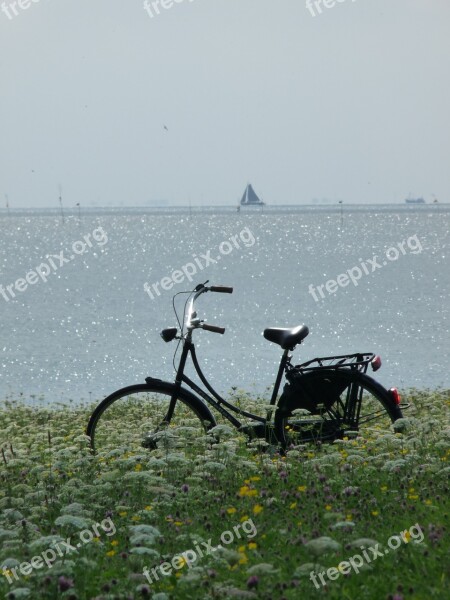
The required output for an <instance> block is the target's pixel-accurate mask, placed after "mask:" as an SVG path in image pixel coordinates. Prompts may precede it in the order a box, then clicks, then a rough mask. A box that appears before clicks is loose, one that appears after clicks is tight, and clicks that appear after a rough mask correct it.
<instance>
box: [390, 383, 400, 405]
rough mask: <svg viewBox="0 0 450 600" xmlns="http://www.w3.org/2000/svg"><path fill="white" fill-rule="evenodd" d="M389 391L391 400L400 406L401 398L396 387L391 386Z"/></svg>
mask: <svg viewBox="0 0 450 600" xmlns="http://www.w3.org/2000/svg"><path fill="white" fill-rule="evenodd" d="M389 393H390V395H391V396H392V400H393V401H394V403H395V404H396V405H397V406H400V402H401V398H400V394H399V393H398V389H397V388H394V387H393V388H391V389H390V390H389Z"/></svg>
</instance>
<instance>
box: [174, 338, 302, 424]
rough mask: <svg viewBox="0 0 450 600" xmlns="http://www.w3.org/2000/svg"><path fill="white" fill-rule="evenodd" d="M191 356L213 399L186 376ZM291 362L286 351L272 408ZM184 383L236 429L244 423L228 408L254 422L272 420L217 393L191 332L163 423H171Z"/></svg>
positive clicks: (279, 368)
mask: <svg viewBox="0 0 450 600" xmlns="http://www.w3.org/2000/svg"><path fill="white" fill-rule="evenodd" d="M189 354H190V355H191V358H192V363H193V365H194V368H195V371H196V373H197V375H198V376H199V378H200V381H201V382H202V383H203V385H204V386H205V387H206V389H207V390H208V391H209V392H210V394H211V395H212V397H211V396H209V395H208V394H207V393H206V392H205V391H204V390H202V389H201V388H200V387H199V386H198V385H197V384H196V383H194V382H193V381H192V380H191V379H189V377H188V376H187V375H185V374H184V368H185V366H186V361H187V357H188V355H189ZM289 360H290V356H289V350H285V351H284V352H283V356H282V357H281V361H280V365H279V367H278V373H277V378H276V380H275V385H274V388H273V392H272V397H271V399H270V404H269V405H270V406H274V405H275V402H276V400H277V396H278V391H279V389H280V384H281V380H282V378H283V373H284V371H285V368H286V365H287V363H288V362H289ZM183 382H184V383H186V384H187V385H188V386H189V387H190V388H191V389H193V390H194V392H196V393H197V394H198V395H199V396H201V398H203V400H205V402H206V403H208V404H211V405H212V406H213V407H214V408H215V409H216V410H217V411H218V412H219V413H220V414H221V415H222V416H223V417H225V418H226V419H227V420H228V421H230V423H231V424H232V425H234V427H236V428H238V429H239V428H240V427H241V426H242V423H241V422H240V421H239V420H238V419H236V418H235V417H234V416H233V415H232V414H231V413H230V412H228V410H226V409H227V408H228V409H229V410H230V411H232V412H234V413H237V414H239V415H242V416H243V417H247V418H250V419H252V420H254V421H258V422H259V423H267V421H268V420H269V418H270V413H269V415H268V416H267V417H265V418H264V417H259V416H258V415H254V414H252V413H249V412H246V411H245V410H242V409H240V408H238V407H237V406H234V405H233V404H231V403H230V402H227V401H226V400H225V399H224V398H222V397H221V396H220V395H219V394H218V393H217V392H216V390H215V389H214V388H213V387H212V386H211V384H210V383H209V382H208V380H207V379H206V377H205V375H204V374H203V372H202V370H201V368H200V365H199V362H198V360H197V355H196V353H195V346H194V344H193V342H192V332H191V331H189V332H188V334H187V335H186V338H185V340H184V343H183V351H182V353H181V359H180V364H179V365H178V369H177V375H176V378H175V389H174V392H173V394H172V397H171V399H170V404H169V408H168V410H167V414H166V416H165V418H164V421H163V423H170V421H171V419H172V417H173V413H174V411H175V406H176V403H177V398H178V395H179V392H180V390H181V384H182V383H183ZM224 407H226V408H224Z"/></svg>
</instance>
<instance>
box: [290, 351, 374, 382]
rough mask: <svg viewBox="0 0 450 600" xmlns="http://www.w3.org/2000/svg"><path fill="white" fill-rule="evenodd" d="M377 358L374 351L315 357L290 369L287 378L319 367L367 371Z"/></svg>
mask: <svg viewBox="0 0 450 600" xmlns="http://www.w3.org/2000/svg"><path fill="white" fill-rule="evenodd" d="M375 358H376V357H375V354H373V353H372V352H363V353H358V354H342V355H341V356H324V357H322V358H313V359H312V360H308V361H307V362H304V363H302V364H301V365H296V366H295V367H292V369H290V371H288V373H287V374H286V379H287V380H288V381H290V380H291V378H295V377H298V376H299V375H301V374H304V373H308V372H310V371H316V370H318V369H327V370H330V369H353V370H357V371H360V372H361V373H365V372H366V371H367V369H368V367H369V364H370V363H372V361H373V360H374V359H375ZM380 364H381V362H380ZM376 368H379V367H376Z"/></svg>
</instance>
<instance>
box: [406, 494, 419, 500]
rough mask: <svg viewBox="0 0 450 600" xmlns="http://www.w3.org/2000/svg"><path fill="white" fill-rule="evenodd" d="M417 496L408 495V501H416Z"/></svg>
mask: <svg viewBox="0 0 450 600" xmlns="http://www.w3.org/2000/svg"><path fill="white" fill-rule="evenodd" d="M418 499H419V496H418V495H417V494H409V496H408V500H418Z"/></svg>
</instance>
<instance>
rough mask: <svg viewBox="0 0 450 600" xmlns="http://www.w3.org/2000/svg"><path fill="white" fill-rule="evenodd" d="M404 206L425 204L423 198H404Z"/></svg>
mask: <svg viewBox="0 0 450 600" xmlns="http://www.w3.org/2000/svg"><path fill="white" fill-rule="evenodd" d="M405 202H406V204H425V200H424V199H423V198H411V197H409V198H406V200H405Z"/></svg>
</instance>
